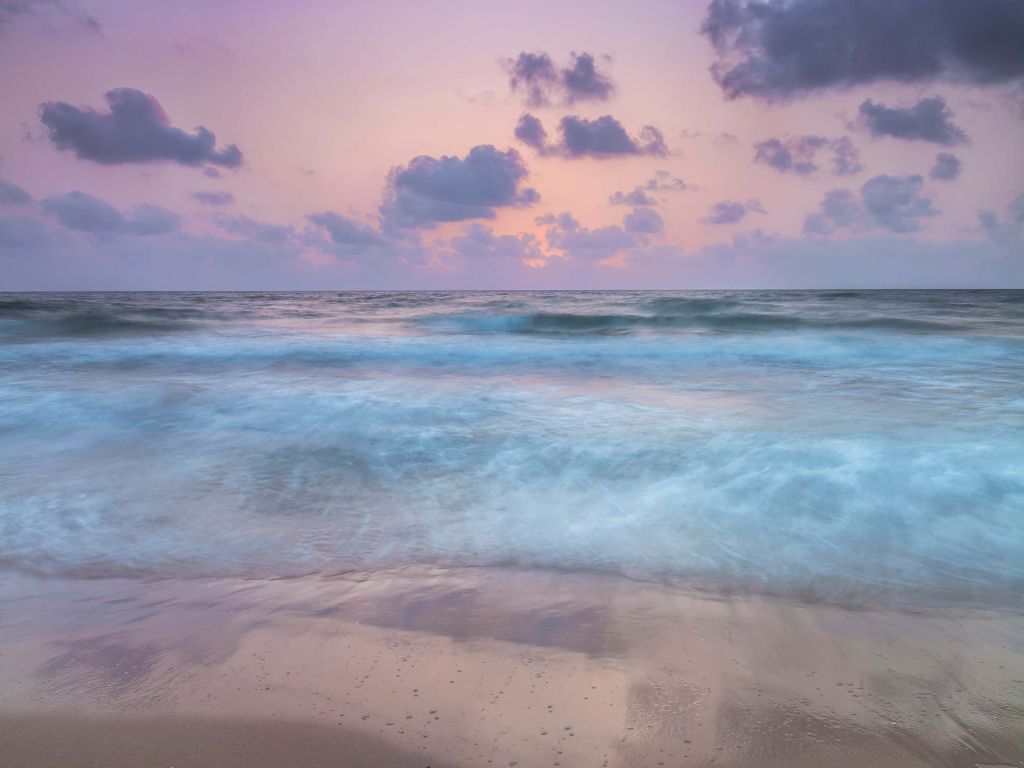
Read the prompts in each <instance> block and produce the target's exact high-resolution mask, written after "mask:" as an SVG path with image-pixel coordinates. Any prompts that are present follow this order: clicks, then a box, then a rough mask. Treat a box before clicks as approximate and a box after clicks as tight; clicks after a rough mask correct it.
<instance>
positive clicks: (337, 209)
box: [0, 0, 1024, 290]
mask: <svg viewBox="0 0 1024 768" xmlns="http://www.w3.org/2000/svg"><path fill="white" fill-rule="evenodd" d="M831 2H832V4H833V5H835V6H836V8H837V9H838V10H840V11H841V10H842V6H843V5H844V0H831ZM936 2H940V0H936ZM785 5H787V4H786V3H783V6H785ZM788 5H789V6H790V7H791V8H790V11H788V12H790V13H791V15H793V17H796V14H799V13H800V5H801V0H793V2H790V3H789V4H788ZM824 5H826V6H827V5H829V3H825V4H824ZM5 9H6V10H5ZM707 14H708V3H707V2H697V1H696V0H691V1H689V2H655V1H652V2H645V3H642V4H637V3H627V2H614V3H612V2H602V3H589V2H588V3H584V2H550V1H549V2H517V3H499V2H448V1H444V2H434V3H429V4H427V3H412V2H397V1H396V0H386V1H384V2H374V3H363V2H347V3H338V2H327V1H326V0H293V1H292V2H289V3H286V4H282V3H278V2H268V1H261V2H241V1H240V0H239V1H235V2H218V3H209V2H197V1H195V0H182V1H181V2H177V3H173V4H168V3H143V2H139V3H123V2H113V1H112V0H81V1H80V2H71V0H68V2H64V3H62V2H45V1H42V0H40V1H38V2H28V3H26V2H24V0H19V1H18V2H17V3H14V2H12V1H11V0H0V94H2V96H0V100H2V115H3V119H2V120H0V182H2V183H5V184H7V185H9V186H11V187H13V188H16V189H17V190H21V191H22V192H24V193H26V195H27V197H28V198H30V199H29V200H27V201H26V200H24V199H23V198H22V197H20V196H19V195H17V194H15V193H10V194H8V196H7V198H8V199H6V202H5V198H4V196H3V195H2V194H0V290H32V289H74V288H83V289H86V288H87V289H105V288H110V289H124V288H140V289H160V288H168V289H177V288H268V289H272V288H282V289H286V288H324V289H344V288H416V287H431V288H434V287H452V288H464V287H481V288H490V287H516V288H519V287H535V288H545V287H552V288H554V287H605V288H615V287H657V288H691V287H694V288H700V287H761V286H763V287H819V286H820V287H824V286H867V287H873V286H940V287H951V286H960V285H962V286H976V285H984V286H990V287H1021V286H1022V285H1024V266H1022V263H1024V248H1022V245H1021V220H1020V215H1019V211H1020V210H1021V209H1024V204H1020V205H1018V207H1014V202H1015V201H1018V200H1020V199H1021V198H1020V197H1019V196H1020V195H1021V194H1022V193H1024V183H1022V181H1021V179H1024V138H1022V137H1024V130H1022V128H1024V125H1022V123H1024V119H1022V108H1024V107H1022V104H1024V97H1022V94H1024V90H1022V80H1024V78H1022V77H1021V76H1020V75H1018V74H1015V73H1016V72H1017V70H1015V69H1014V70H1012V71H1010V73H1009V74H1008V75H1007V74H1005V73H1001V74H1000V76H999V78H998V80H997V81H995V82H992V78H987V79H986V78H985V77H982V76H977V77H973V78H965V77H963V76H960V75H958V74H957V70H956V69H955V67H954V66H953V64H951V65H950V66H949V68H948V71H946V70H943V71H940V72H937V73H933V74H930V75H928V76H927V77H918V78H916V79H911V80H909V81H908V79H907V78H906V77H902V78H901V77H899V76H898V75H899V72H898V71H895V70H894V72H895V74H892V73H889V74H892V76H886V75H887V73H885V72H883V73H882V75H881V76H872V77H871V78H868V79H866V80H864V81H863V82H841V83H838V84H829V85H827V86H826V87H820V88H814V89H803V90H801V89H799V88H796V89H793V90H792V92H786V93H784V94H782V95H781V96H780V95H779V94H777V93H771V94H767V95H764V94H759V93H752V94H749V93H748V94H742V95H739V96H736V97H735V98H728V94H727V93H726V92H725V86H723V85H720V83H719V82H716V80H715V78H714V77H712V75H711V73H710V72H709V67H710V66H711V64H712V63H713V62H714V61H716V60H718V58H720V57H718V53H716V50H715V49H714V48H713V46H712V44H711V40H710V39H709V36H708V35H704V34H701V31H700V30H701V24H702V21H703V20H704V19H705V17H706V16H707ZM522 52H534V53H540V52H543V53H546V54H547V55H548V56H549V57H550V60H551V62H552V63H553V66H554V67H555V68H556V69H557V70H559V71H560V70H563V69H564V68H566V67H569V66H571V63H572V58H571V55H572V54H573V53H575V54H583V53H589V54H591V55H592V56H593V57H594V61H595V62H596V66H597V69H598V73H599V74H600V75H601V76H602V77H605V78H607V79H608V80H610V82H611V83H612V84H613V86H614V87H613V91H612V93H611V94H610V95H609V96H607V97H601V98H595V99H591V100H585V99H578V100H576V101H574V102H573V103H563V101H564V100H565V97H564V94H562V93H561V92H560V91H557V89H555V90H553V91H552V101H553V102H554V103H551V104H549V105H546V106H530V105H527V104H524V93H523V92H522V90H521V89H520V90H518V91H513V90H512V88H511V87H510V82H509V72H508V68H507V66H503V65H502V61H503V60H510V59H514V58H515V57H517V56H518V55H519V54H520V53H522ZM716 57H718V58H716ZM954 63H955V62H954ZM1010 64H1011V65H1013V66H1016V65H1017V64H1016V62H1015V61H1011V62H1010ZM1011 69H1012V67H1011ZM117 88H130V89H135V90H137V91H139V92H141V93H143V94H146V95H148V96H149V97H151V99H153V100H155V101H156V102H158V103H159V105H160V106H162V108H163V110H164V112H165V113H166V115H167V118H168V120H169V123H170V125H171V126H173V127H174V128H178V129H181V130H182V131H184V132H185V133H187V134H190V135H191V134H192V132H193V131H195V129H196V127H197V126H203V127H205V128H206V129H208V130H209V131H212V132H213V133H214V134H215V135H216V141H217V144H216V146H217V149H218V150H220V149H221V148H223V147H225V146H228V145H236V146H237V147H238V148H239V149H240V150H241V153H242V156H243V158H244V161H243V162H242V163H241V164H240V165H239V166H238V167H234V168H231V167H223V166H222V167H220V168H219V169H218V170H217V172H218V173H219V175H218V176H216V177H211V176H210V175H207V173H206V172H205V171H206V169H210V168H213V166H211V165H207V164H203V163H196V164H189V163H186V162H181V161H180V160H178V159H175V158H173V157H170V156H168V157H150V158H146V159H143V160H132V159H129V160H123V159H117V161H116V162H100V161H97V160H96V159H95V157H90V156H89V152H88V150H83V151H78V150H77V149H76V146H77V145H74V144H67V143H65V144H64V145H63V146H61V145H60V144H59V142H58V141H57V140H56V139H55V135H54V129H53V126H52V125H50V124H47V123H44V121H43V120H42V119H41V115H42V112H41V108H42V105H43V104H45V103H50V102H65V103H66V104H68V105H71V106H73V107H76V108H80V109H81V110H83V112H84V111H87V110H86V109H85V108H91V109H92V110H94V111H96V112H98V113H101V114H102V113H103V112H104V111H105V110H107V103H106V101H105V94H106V93H107V92H108V91H111V90H112V89H117ZM934 96H939V97H941V98H942V99H944V100H945V103H946V107H947V109H948V110H949V112H950V114H949V115H948V120H949V122H951V123H952V124H954V125H955V126H956V127H957V128H959V129H960V130H962V131H963V135H964V136H965V137H966V138H964V139H963V140H956V141H955V142H953V143H945V144H944V143H942V142H940V141H935V140H932V139H930V138H922V137H919V136H914V137H911V138H908V137H905V136H898V135H892V134H890V135H886V134H885V133H884V131H883V132H879V129H877V128H876V129H874V130H871V129H870V126H868V125H866V124H865V122H864V119H863V118H858V110H859V108H860V105H861V104H862V103H864V102H866V100H871V101H872V102H874V103H878V104H884V105H886V106H887V107H888V108H893V109H904V110H908V109H909V108H910V107H912V106H913V105H915V104H917V103H919V102H921V101H922V100H926V99H928V98H930V97H934ZM527 112H528V113H530V114H532V115H534V116H536V117H537V118H539V119H540V121H541V122H542V123H543V125H544V127H545V128H546V130H547V133H548V139H549V141H550V142H551V144H552V148H550V149H549V150H545V151H543V152H538V151H536V150H535V149H534V148H531V147H530V146H527V144H526V143H524V142H522V141H519V140H517V139H516V137H515V135H514V131H515V128H516V125H517V122H518V121H519V119H520V117H521V115H523V114H524V113H527ZM908 114H909V113H908ZM603 115H611V116H612V117H613V118H614V120H615V121H617V122H618V123H620V124H621V126H622V127H623V128H624V129H625V130H626V131H627V132H628V134H630V136H633V137H634V138H635V137H637V136H638V135H639V134H640V131H641V129H642V128H643V127H644V126H647V125H650V126H653V127H654V128H656V129H657V130H658V131H660V134H661V135H662V136H663V139H664V145H665V147H666V151H665V152H664V153H655V154H644V153H642V152H641V153H624V154H621V155H618V156H600V157H596V156H567V154H571V152H569V150H567V149H565V148H564V147H563V148H558V147H554V144H555V143H556V142H557V140H558V135H557V126H558V124H559V121H560V120H561V119H562V118H563V117H566V116H576V117H578V118H581V119H584V120H596V119H597V118H599V117H601V116H603ZM68 130H69V131H71V130H72V128H68ZM807 136H811V137H820V138H821V139H822V140H823V141H827V142H830V143H828V144H826V145H823V147H822V148H819V149H818V150H817V152H816V154H815V155H814V163H815V164H816V165H817V166H818V168H817V169H816V170H813V171H811V172H808V173H795V172H792V171H790V172H782V171H780V170H778V169H777V168H775V167H771V166H770V165H767V164H765V163H763V162H757V161H756V159H755V154H756V146H755V145H757V144H759V143H761V142H766V141H768V140H771V139H778V140H779V141H780V142H781V143H782V144H783V145H786V146H790V147H792V146H793V143H794V142H796V141H798V140H799V138H800V137H807ZM841 137H848V139H849V140H850V142H852V145H853V146H854V147H855V149H856V150H857V152H858V153H859V162H860V165H861V166H862V169H861V170H859V171H857V172H854V173H849V174H845V175H835V174H834V173H833V172H832V155H833V146H834V142H835V141H837V140H839V139H840V138H841ZM482 145H491V146H493V147H494V148H495V150H496V151H499V152H501V153H504V152H506V150H509V149H510V148H514V149H515V150H516V151H517V152H518V153H519V155H520V157H521V164H522V166H523V167H524V168H525V173H526V175H525V176H524V177H523V179H522V180H521V183H520V184H519V187H518V188H517V189H519V190H520V191H521V190H522V189H526V188H531V189H534V190H536V199H535V200H534V199H530V200H527V199H526V197H522V196H520V197H519V198H517V199H516V201H514V202H498V203H497V204H494V205H491V206H488V205H487V204H486V203H487V201H486V200H482V201H481V206H482V208H481V209H480V210H485V211H488V212H489V213H491V214H493V218H481V217H477V216H473V215H470V214H458V215H457V216H456V219H457V220H453V221H437V220H435V218H431V217H430V216H427V218H426V219H425V220H417V221H416V223H415V224H411V225H410V224H408V223H406V224H403V225H401V226H400V227H399V228H398V229H397V230H396V229H395V228H394V227H393V226H391V224H389V221H391V220H390V219H389V217H388V216H389V215H388V214H386V213H385V214H383V217H382V205H385V204H386V202H387V200H388V196H389V194H394V192H395V190H396V189H400V186H399V187H396V186H395V183H396V182H394V178H395V177H394V175H392V176H391V177H389V173H391V172H392V169H396V168H399V169H401V168H408V167H409V163H410V161H412V160H413V158H416V157H419V156H428V157H430V158H434V159H439V158H441V157H442V156H451V157H453V158H457V159H458V161H457V162H461V161H462V159H464V158H466V157H467V154H468V153H469V152H470V150H472V149H473V148H474V147H478V146H482ZM566 146H568V145H566ZM115 150H116V148H115ZM940 153H949V154H953V155H955V157H956V158H957V159H958V160H959V162H960V166H959V167H960V172H959V175H958V176H956V178H952V179H938V178H932V177H930V175H929V172H930V169H931V168H932V166H933V164H934V163H935V158H936V156H937V155H938V154H940ZM659 172H660V175H658V173H659ZM915 176H919V177H920V179H919V180H918V182H913V181H908V179H912V178H913V177H915ZM879 177H883V178H885V179H890V180H893V181H890V182H885V183H883V182H878V183H876V184H875V185H874V186H873V187H867V188H866V187H865V185H868V184H869V182H871V181H872V180H873V179H876V178H879ZM389 178H390V179H391V181H389ZM459 178H460V179H462V178H463V177H461V176H460V177H459ZM652 179H661V180H662V181H663V182H664V184H663V186H671V185H672V184H675V185H677V186H678V182H675V181H674V180H675V179H681V180H682V181H683V182H684V183H685V187H686V188H685V189H655V190H651V191H650V196H651V197H652V198H653V204H652V205H649V206H640V207H641V208H647V209H649V210H651V211H654V212H655V213H656V217H655V219H656V218H660V220H661V222H662V225H661V228H660V229H657V228H656V227H653V226H647V227H646V229H643V230H638V231H630V230H629V226H628V225H627V224H626V222H625V217H627V216H629V215H630V214H631V213H633V212H634V206H630V205H613V204H612V203H611V202H610V201H609V198H610V196H612V195H613V194H614V193H616V192H623V193H628V192H630V191H631V190H633V189H634V188H635V187H637V186H642V185H645V184H647V183H648V182H649V181H650V180H652ZM460 183H461V182H460ZM886 184H888V186H886ZM876 188H878V189H882V188H884V190H883V191H885V190H887V191H886V194H887V195H889V196H888V197H886V198H885V203H884V204H885V205H889V204H890V203H892V201H893V200H894V198H893V197H892V195H896V196H897V197H899V195H900V194H907V195H910V196H911V199H910V200H909V202H908V201H901V200H896V202H895V203H892V204H895V205H898V206H903V207H902V208H899V209H898V210H896V211H895V212H894V213H892V215H889V214H888V213H886V212H881V213H880V212H879V210H878V209H877V206H875V207H873V206H874V203H872V200H873V199H874V198H871V199H869V197H870V195H871V192H870V191H869V190H872V189H876ZM0 190H2V188H0ZM830 190H850V191H851V193H853V196H854V199H855V200H856V201H857V205H858V206H860V208H859V209H858V211H857V212H856V213H855V215H853V218H852V219H851V220H850V223H847V224H843V225H840V226H835V227H834V228H832V229H831V231H828V232H814V231H811V230H810V229H808V223H807V222H808V216H809V215H812V214H814V213H815V212H818V211H819V207H820V206H821V204H822V202H823V200H824V199H825V195H826V194H827V193H828V192H829V191H830ZM73 192H80V193H83V194H84V195H86V196H89V199H90V200H91V199H93V198H96V199H98V200H100V201H102V202H104V203H106V204H109V205H110V206H112V207H113V208H114V209H116V210H117V211H118V212H119V215H121V217H122V218H120V219H116V218H115V219H111V220H110V221H107V222H106V223H105V224H102V225H97V224H96V222H95V220H94V219H88V220H85V221H83V220H81V219H79V220H76V221H78V223H77V224H75V223H74V221H73V220H72V219H73V216H72V214H70V213H68V210H69V209H68V208H67V200H68V199H67V198H66V196H67V195H68V193H73ZM201 192H206V193H229V195H230V198H231V202H226V203H222V204H219V205H212V204H210V203H209V202H205V203H204V202H202V201H200V200H199V199H197V198H196V197H195V196H194V195H195V193H201ZM890 193H891V194H890ZM460 194H462V193H461V192H460ZM227 197H228V195H224V194H222V195H221V196H220V198H219V199H220V200H224V199H227ZM76 199H77V200H80V199H81V198H76ZM211 199H214V198H208V200H211ZM460 200H461V198H460ZM62 201H63V202H62ZM922 201H925V202H922ZM420 202H422V201H420ZM428 202H431V204H433V202H437V201H428ZM719 203H732V204H733V205H734V206H735V205H736V204H739V206H740V208H741V209H742V210H743V214H742V217H741V218H739V219H738V220H736V221H732V222H728V221H725V222H722V223H712V220H714V219H716V214H715V210H716V209H715V206H716V205H718V204H719ZM139 205H149V206H157V207H159V208H160V209H166V211H167V212H170V214H172V215H176V216H177V217H178V219H177V222H176V223H175V224H173V226H172V225H170V224H168V225H167V226H166V227H164V228H160V227H154V228H153V229H160V231H152V232H150V231H147V232H146V233H145V234H141V231H142V230H143V229H145V227H143V226H142V225H141V224H139V223H138V222H139V221H141V219H140V218H139V217H138V215H136V214H135V213H133V211H134V209H135V207H136V206H139ZM62 206H63V207H62ZM385 207H386V206H385ZM104 210H105V209H104ZM733 210H736V209H735V208H734V209H733ZM323 212H333V213H335V214H338V215H339V216H341V217H344V218H345V219H346V220H348V221H349V222H350V223H351V224H353V225H355V226H356V227H360V228H365V233H370V234H366V235H365V237H363V238H362V239H361V241H360V242H345V243H339V242H336V241H334V240H332V238H331V236H330V231H329V230H327V229H325V227H324V226H322V225H320V224H317V223H315V222H314V221H312V220H311V219H309V218H308V217H309V216H310V215H314V214H320V213H323ZM720 212H721V211H720ZM562 213H568V214H571V217H572V219H574V220H575V222H576V224H575V225H573V226H575V229H573V230H571V231H569V230H565V229H564V228H563V229H559V228H558V227H559V225H557V224H553V223H542V222H543V221H544V217H545V216H547V217H551V218H553V217H557V216H558V215H560V214H562ZM87 214H88V215H89V216H92V215H93V214H95V210H93V209H90V211H87ZM140 215H141V214H140ZM644 215H645V216H649V215H648V214H644ZM133 217H134V218H133ZM87 218H88V217H87ZM108 218H109V217H108ZM442 218H445V217H444V216H442ZM717 218H718V219H719V220H721V219H723V218H725V219H728V218H730V217H729V216H727V215H725V214H723V215H722V216H717ZM538 220H540V221H538ZM647 220H648V221H652V220H653V219H650V218H649V219H647ZM69 221H72V225H70V226H69V223H68V222H69ZM168 221H170V219H168ZM548 221H550V218H549V219H548ZM634 221H636V220H634ZM133 222H135V223H134V224H133ZM265 225H267V226H265ZM830 226H831V225H830ZM365 233H364V234H365ZM503 236H504V239H501V238H502V237H503ZM495 238H497V239H495ZM364 241H365V242H364ZM370 241H372V242H370Z"/></svg>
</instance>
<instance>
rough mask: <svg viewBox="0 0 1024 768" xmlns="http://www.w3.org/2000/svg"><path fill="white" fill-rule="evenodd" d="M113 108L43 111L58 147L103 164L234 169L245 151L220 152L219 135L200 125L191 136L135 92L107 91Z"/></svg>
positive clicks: (54, 105)
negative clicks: (147, 164) (162, 164)
mask: <svg viewBox="0 0 1024 768" xmlns="http://www.w3.org/2000/svg"><path fill="white" fill-rule="evenodd" d="M106 100H107V105H108V107H109V109H108V110H107V111H105V112H102V111H97V110H95V109H92V108H91V107H84V108H80V107H76V106H74V105H72V104H68V103H67V102H63V101H48V102H46V103H45V104H43V105H42V106H41V108H40V115H41V119H42V121H43V124H44V125H45V126H46V127H47V129H48V130H49V135H50V141H52V142H53V144H54V146H56V147H57V148H59V149H63V150H70V151H72V152H74V153H75V155H77V156H78V157H80V158H82V159H83V160H92V161H93V162H97V163H100V164H102V165H116V164H120V163H152V162H159V161H167V162H174V163H180V164H182V165H189V166H196V165H203V164H207V163H209V164H211V165H219V166H223V167H225V168H236V167H238V166H239V165H241V164H242V153H241V151H240V150H239V149H238V147H236V146H235V145H234V144H229V145H228V146H226V147H223V148H222V149H216V146H215V145H216V137H215V136H214V135H213V133H212V132H211V131H209V130H208V129H206V128H203V127H202V126H199V127H198V128H196V129H195V132H194V133H187V132H185V131H183V130H181V129H180V128H175V127H174V126H172V125H171V122H170V119H169V118H168V117H167V114H166V113H165V112H164V110H163V107H161V106H160V103H159V102H158V101H157V100H156V99H155V98H153V97H152V96H150V95H148V94H145V93H143V92H142V91H137V90H135V89H134V88H116V89H114V90H112V91H107V93H106Z"/></svg>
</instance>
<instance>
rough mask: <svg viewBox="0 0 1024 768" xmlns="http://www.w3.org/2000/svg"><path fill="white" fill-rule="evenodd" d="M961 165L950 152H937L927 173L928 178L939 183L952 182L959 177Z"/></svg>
mask: <svg viewBox="0 0 1024 768" xmlns="http://www.w3.org/2000/svg"><path fill="white" fill-rule="evenodd" d="M961 167H962V163H961V162H960V158H959V157H957V156H956V155H954V154H952V153H951V152H939V154H937V155H936V156H935V164H934V165H932V168H931V170H930V171H928V178H931V179H938V180H939V181H952V180H953V179H956V178H958V177H959V176H960V170H961Z"/></svg>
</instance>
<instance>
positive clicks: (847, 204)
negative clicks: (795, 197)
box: [804, 189, 864, 235]
mask: <svg viewBox="0 0 1024 768" xmlns="http://www.w3.org/2000/svg"><path fill="white" fill-rule="evenodd" d="M863 217H864V207H863V206H862V205H861V201H860V198H859V197H858V196H857V195H855V194H854V193H853V192H851V191H850V190H848V189H832V190H829V191H828V192H826V193H825V197H824V199H823V200H822V201H821V206H820V207H819V208H818V212H817V213H812V214H809V215H808V216H807V218H806V219H805V220H804V234H808V235H829V234H832V233H833V232H834V231H835V230H837V229H841V228H848V227H854V226H857V225H859V224H860V223H861V221H862V220H863Z"/></svg>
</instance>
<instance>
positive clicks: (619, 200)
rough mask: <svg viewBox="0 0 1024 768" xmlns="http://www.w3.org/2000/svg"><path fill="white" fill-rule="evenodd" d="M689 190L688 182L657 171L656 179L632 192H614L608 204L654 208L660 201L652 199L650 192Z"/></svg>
mask: <svg viewBox="0 0 1024 768" xmlns="http://www.w3.org/2000/svg"><path fill="white" fill-rule="evenodd" d="M683 189H689V187H688V186H687V184H686V182H685V181H683V180H682V179H680V178H678V177H677V176H673V175H672V174H671V173H669V172H668V171H655V172H654V178H653V179H648V180H647V181H646V182H645V183H644V184H640V185H637V186H635V187H633V191H632V192H614V193H613V194H612V195H611V196H610V197H609V198H608V202H609V203H611V204H612V205H631V206H634V207H638V206H652V205H657V204H658V200H657V199H656V198H654V197H652V196H651V195H650V194H649V193H650V192H657V191H665V192H674V191H678V190H683Z"/></svg>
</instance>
